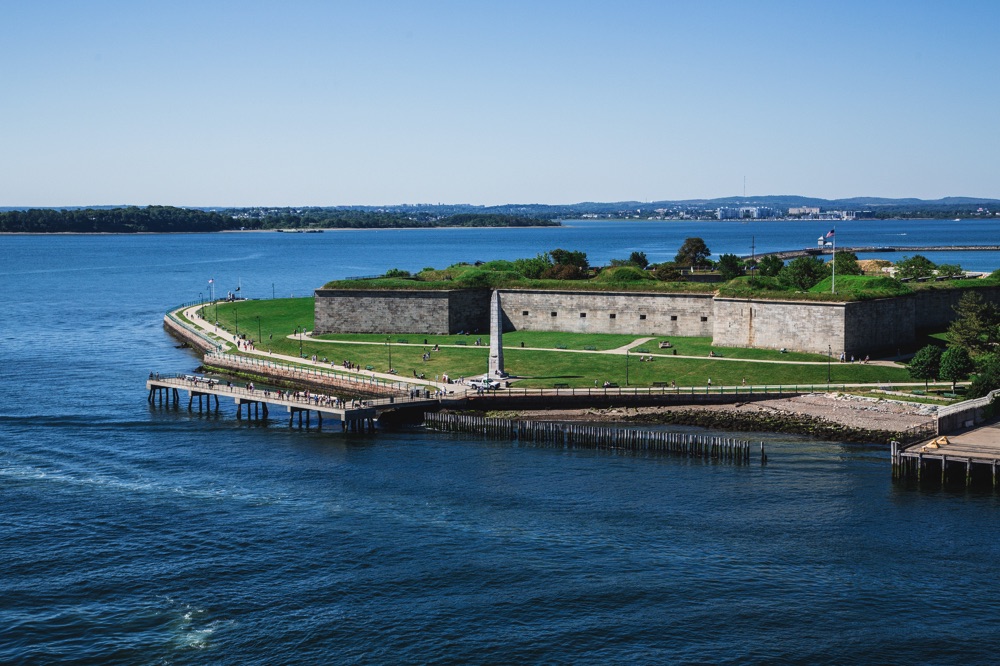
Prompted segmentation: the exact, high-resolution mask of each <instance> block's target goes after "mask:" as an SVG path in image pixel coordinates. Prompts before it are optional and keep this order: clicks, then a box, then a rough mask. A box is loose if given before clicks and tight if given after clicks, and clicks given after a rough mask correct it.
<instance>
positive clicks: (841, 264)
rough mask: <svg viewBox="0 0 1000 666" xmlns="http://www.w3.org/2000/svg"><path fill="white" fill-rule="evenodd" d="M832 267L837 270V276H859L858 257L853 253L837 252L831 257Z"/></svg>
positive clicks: (860, 271)
mask: <svg viewBox="0 0 1000 666" xmlns="http://www.w3.org/2000/svg"><path fill="white" fill-rule="evenodd" d="M833 267H834V268H835V269H836V270H837V275H861V273H862V270H861V265H860V264H858V255H856V254H854V253H853V252H838V253H836V254H835V255H833Z"/></svg>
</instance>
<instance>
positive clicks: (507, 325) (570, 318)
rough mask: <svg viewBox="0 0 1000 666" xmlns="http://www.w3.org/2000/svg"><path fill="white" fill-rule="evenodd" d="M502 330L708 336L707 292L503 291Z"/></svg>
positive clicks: (709, 311)
mask: <svg viewBox="0 0 1000 666" xmlns="http://www.w3.org/2000/svg"><path fill="white" fill-rule="evenodd" d="M500 307H501V308H502V309H503V313H504V330H518V331H565V332H569V333H627V334H634V335H650V336H653V335H656V336H669V335H678V336H710V335H712V319H713V315H712V295H711V294H651V293H634V292H604V291H602V292H593V291H589V292H580V291H548V290H546V291H529V290H503V291H501V292H500Z"/></svg>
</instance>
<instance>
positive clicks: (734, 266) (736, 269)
mask: <svg viewBox="0 0 1000 666" xmlns="http://www.w3.org/2000/svg"><path fill="white" fill-rule="evenodd" d="M718 266H719V274H721V275H722V279H723V280H726V281H728V280H732V279H734V278H737V277H739V276H741V275H743V260H742V259H740V258H739V257H737V256H736V255H735V254H724V255H722V256H721V257H719V263H718Z"/></svg>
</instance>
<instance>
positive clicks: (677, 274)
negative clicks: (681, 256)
mask: <svg viewBox="0 0 1000 666" xmlns="http://www.w3.org/2000/svg"><path fill="white" fill-rule="evenodd" d="M653 277H655V278H656V279H657V280H660V281H661V282H676V281H678V280H683V279H684V275H683V274H682V273H681V271H680V269H679V268H677V264H675V263H674V262H672V261H664V262H663V263H662V264H657V265H656V268H654V269H653Z"/></svg>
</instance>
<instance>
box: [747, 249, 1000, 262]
mask: <svg viewBox="0 0 1000 666" xmlns="http://www.w3.org/2000/svg"><path fill="white" fill-rule="evenodd" d="M837 251H838V252H853V253H854V254H872V253H876V252H916V253H918V254H919V253H921V252H1000V245H906V246H903V245H859V246H853V247H838V248H837ZM821 254H833V247H832V246H824V247H806V248H803V249H801V250H780V251H778V252H758V253H756V254H754V255H749V254H748V255H745V256H744V257H743V259H751V258H756V259H758V260H759V259H760V258H761V257H767V256H774V257H777V258H778V259H781V260H784V261H787V260H788V259H797V258H798V257H811V256H816V255H821Z"/></svg>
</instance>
